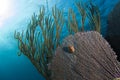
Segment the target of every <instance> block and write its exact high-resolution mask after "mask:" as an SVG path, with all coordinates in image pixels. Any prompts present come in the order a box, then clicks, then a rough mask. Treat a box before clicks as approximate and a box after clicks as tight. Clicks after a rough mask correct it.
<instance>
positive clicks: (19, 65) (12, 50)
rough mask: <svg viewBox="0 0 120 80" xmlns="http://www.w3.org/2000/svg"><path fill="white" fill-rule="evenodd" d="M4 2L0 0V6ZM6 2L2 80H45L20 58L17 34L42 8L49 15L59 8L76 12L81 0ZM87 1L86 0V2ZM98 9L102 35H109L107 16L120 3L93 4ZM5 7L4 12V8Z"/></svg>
mask: <svg viewBox="0 0 120 80" xmlns="http://www.w3.org/2000/svg"><path fill="white" fill-rule="evenodd" d="M2 1H3V0H0V4H1V3H2ZM47 1H48V4H46V0H5V2H4V5H2V6H1V5H0V80H44V78H43V77H42V76H41V75H40V74H39V73H38V71H37V70H36V68H35V67H34V66H33V65H32V63H31V62H30V61H29V59H28V58H27V57H25V56H24V55H22V56H17V51H18V48H17V42H16V40H14V37H13V36H14V31H15V30H18V31H21V30H25V29H26V26H27V23H28V22H29V21H30V18H31V15H32V14H33V13H38V11H39V8H40V6H41V5H44V6H46V9H48V10H49V11H50V10H51V8H52V7H53V6H54V5H55V4H56V6H57V7H58V8H60V9H63V10H64V12H65V13H64V14H65V15H66V14H67V12H68V8H73V9H74V11H76V8H75V6H74V2H75V1H82V0H47ZM87 1H88V0H83V2H87ZM91 1H92V2H93V3H95V4H96V5H97V6H99V9H100V14H101V20H102V25H101V26H102V34H103V35H105V33H106V25H107V24H106V21H107V15H108V14H109V13H110V11H111V10H112V8H113V7H114V6H115V4H116V3H117V2H118V1H119V0H91ZM1 7H2V8H1Z"/></svg>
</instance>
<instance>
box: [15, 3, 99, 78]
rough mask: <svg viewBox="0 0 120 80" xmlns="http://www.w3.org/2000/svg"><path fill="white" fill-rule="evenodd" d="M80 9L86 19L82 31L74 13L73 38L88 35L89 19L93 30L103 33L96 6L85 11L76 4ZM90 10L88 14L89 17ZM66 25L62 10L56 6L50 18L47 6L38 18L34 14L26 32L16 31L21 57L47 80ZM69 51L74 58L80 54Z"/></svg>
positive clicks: (71, 17) (70, 22) (71, 14)
mask: <svg viewBox="0 0 120 80" xmlns="http://www.w3.org/2000/svg"><path fill="white" fill-rule="evenodd" d="M76 6H77V7H78V11H79V12H80V14H81V16H82V19H81V24H82V27H79V25H78V23H77V22H78V21H77V19H76V14H75V13H74V11H73V10H72V9H70V10H69V13H68V25H67V29H68V31H69V33H70V34H73V33H76V32H79V31H85V29H84V23H85V19H86V17H89V18H88V19H89V21H90V25H91V26H93V27H94V28H92V29H91V30H96V31H98V32H100V15H99V12H98V8H97V7H96V6H93V4H91V6H92V7H87V6H86V8H85V7H83V6H82V5H81V3H76ZM86 9H87V11H88V13H86V11H85V10H86ZM91 14H92V15H91ZM87 15H88V16H87ZM92 21H93V22H92ZM64 23H65V21H64V16H63V11H62V10H59V9H58V8H56V6H55V7H53V8H52V14H47V15H46V14H45V8H44V6H43V7H41V8H40V12H39V14H38V15H35V14H34V15H33V16H32V19H31V22H30V23H29V24H28V27H27V30H26V31H23V32H17V31H15V33H14V38H15V39H17V40H18V48H19V52H18V56H20V55H21V54H24V55H25V56H27V58H29V59H30V61H31V62H32V64H33V65H34V66H35V67H36V68H37V70H38V71H39V73H40V74H42V76H44V77H45V79H46V80H51V73H52V72H51V70H49V66H48V65H49V64H50V63H51V61H52V59H53V56H54V53H55V50H56V48H57V47H58V46H59V45H60V44H61V42H62V39H61V36H63V34H62V30H63V27H64V26H65V25H64ZM67 50H69V51H70V52H71V53H73V54H74V52H75V51H76V50H75V49H74V46H73V45H72V46H70V47H69V48H68V49H67ZM67 50H66V51H67Z"/></svg>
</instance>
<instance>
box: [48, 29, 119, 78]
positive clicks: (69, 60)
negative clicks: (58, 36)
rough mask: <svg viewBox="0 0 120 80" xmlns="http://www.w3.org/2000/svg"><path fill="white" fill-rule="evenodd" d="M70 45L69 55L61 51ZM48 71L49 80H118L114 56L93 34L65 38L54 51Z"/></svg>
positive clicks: (98, 36)
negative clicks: (49, 70)
mask: <svg viewBox="0 0 120 80" xmlns="http://www.w3.org/2000/svg"><path fill="white" fill-rule="evenodd" d="M69 45H73V46H74V48H75V51H74V52H73V53H72V54H70V52H69V51H65V50H64V47H69ZM50 68H51V70H52V80H113V79H115V78H116V79H117V78H119V77H120V64H119V62H118V61H117V59H116V54H115V52H114V51H113V50H112V49H111V47H110V45H109V44H108V42H107V41H106V40H105V39H104V38H103V37H102V36H101V35H100V34H99V33H98V32H94V31H91V32H78V33H76V34H74V35H70V36H68V37H66V38H65V39H64V40H63V43H62V45H61V46H59V47H58V48H57V49H56V51H55V56H54V57H53V60H52V63H51V65H50ZM116 79H115V80H116Z"/></svg>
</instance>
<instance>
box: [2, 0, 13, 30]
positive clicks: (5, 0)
mask: <svg viewBox="0 0 120 80" xmlns="http://www.w3.org/2000/svg"><path fill="white" fill-rule="evenodd" d="M12 15H13V10H12V1H11V0H0V28H1V27H2V25H3V24H4V22H5V20H6V19H8V18H9V17H11V16H12Z"/></svg>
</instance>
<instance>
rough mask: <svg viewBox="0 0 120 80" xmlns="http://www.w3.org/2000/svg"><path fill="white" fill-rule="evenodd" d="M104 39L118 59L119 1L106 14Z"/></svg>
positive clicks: (119, 57) (119, 48) (119, 58)
mask: <svg viewBox="0 0 120 80" xmlns="http://www.w3.org/2000/svg"><path fill="white" fill-rule="evenodd" d="M106 40H107V41H108V42H109V43H110V45H111V47H112V48H113V49H114V51H115V52H116V54H117V55H118V60H119V61H120V45H119V43H120V2H119V3H118V4H117V5H116V6H115V7H114V8H113V10H112V11H111V13H110V14H109V15H108V26H107V36H106Z"/></svg>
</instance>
